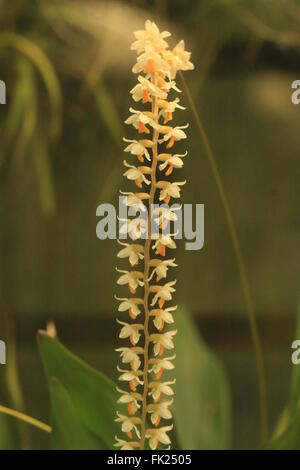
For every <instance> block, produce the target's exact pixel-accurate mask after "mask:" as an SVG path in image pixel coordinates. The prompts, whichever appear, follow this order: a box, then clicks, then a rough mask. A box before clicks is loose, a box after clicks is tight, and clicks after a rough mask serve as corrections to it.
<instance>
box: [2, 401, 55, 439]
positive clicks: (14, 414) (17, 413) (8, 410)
mask: <svg viewBox="0 0 300 470" xmlns="http://www.w3.org/2000/svg"><path fill="white" fill-rule="evenodd" d="M0 413H3V414H5V415H8V416H12V417H13V418H16V419H19V420H20V421H23V422H24V423H27V424H30V425H31V426H34V427H35V428H38V429H40V430H41V431H44V432H47V433H51V431H52V429H51V427H50V426H48V424H45V423H43V422H42V421H40V420H38V419H36V418H32V417H31V416H28V415H25V414H24V413H21V412H20V411H16V410H13V409H12V408H7V407H6V406H3V405H0Z"/></svg>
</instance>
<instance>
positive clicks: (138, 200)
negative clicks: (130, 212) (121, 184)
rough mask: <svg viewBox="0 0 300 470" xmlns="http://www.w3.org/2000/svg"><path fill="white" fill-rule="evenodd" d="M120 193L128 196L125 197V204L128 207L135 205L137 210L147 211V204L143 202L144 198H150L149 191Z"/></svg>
mask: <svg viewBox="0 0 300 470" xmlns="http://www.w3.org/2000/svg"><path fill="white" fill-rule="evenodd" d="M120 194H122V195H123V196H127V197H126V198H125V204H126V206H128V207H134V208H135V210H139V209H140V210H141V211H142V212H145V211H146V210H147V208H146V206H145V204H144V203H143V200H144V199H149V194H147V193H132V192H125V191H120Z"/></svg>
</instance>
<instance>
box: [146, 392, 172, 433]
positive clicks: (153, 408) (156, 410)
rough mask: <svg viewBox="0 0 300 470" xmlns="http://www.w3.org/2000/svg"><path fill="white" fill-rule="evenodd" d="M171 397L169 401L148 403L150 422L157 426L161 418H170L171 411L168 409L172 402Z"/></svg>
mask: <svg viewBox="0 0 300 470" xmlns="http://www.w3.org/2000/svg"><path fill="white" fill-rule="evenodd" d="M173 401H174V400H173V399H171V400H169V401H163V402H161V403H153V404H151V405H148V413H149V414H150V415H151V423H152V424H154V425H155V426H158V425H159V423H160V420H161V418H164V419H172V413H171V411H170V410H169V408H170V406H172V404H173Z"/></svg>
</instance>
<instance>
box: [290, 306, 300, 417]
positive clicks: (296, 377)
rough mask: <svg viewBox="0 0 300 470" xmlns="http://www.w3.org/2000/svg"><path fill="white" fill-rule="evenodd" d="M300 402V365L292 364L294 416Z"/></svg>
mask: <svg viewBox="0 0 300 470" xmlns="http://www.w3.org/2000/svg"><path fill="white" fill-rule="evenodd" d="M295 339H300V304H299V307H298V315H297V326H296V333H295ZM299 403H300V365H295V364H293V365H292V379H291V395H290V416H294V415H295V413H296V412H297V410H298V409H299Z"/></svg>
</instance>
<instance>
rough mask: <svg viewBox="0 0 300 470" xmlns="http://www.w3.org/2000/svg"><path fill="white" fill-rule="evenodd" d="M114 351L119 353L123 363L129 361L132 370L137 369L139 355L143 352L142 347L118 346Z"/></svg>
mask: <svg viewBox="0 0 300 470" xmlns="http://www.w3.org/2000/svg"><path fill="white" fill-rule="evenodd" d="M116 351H117V352H119V353H120V356H121V358H122V362H123V363H124V364H128V363H129V364H130V367H131V368H132V370H138V368H139V367H140V365H141V360H140V358H139V355H141V354H143V353H144V349H143V348H141V347H138V346H136V347H134V348H118V349H116Z"/></svg>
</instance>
